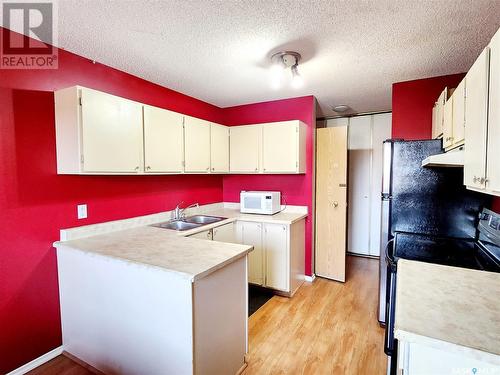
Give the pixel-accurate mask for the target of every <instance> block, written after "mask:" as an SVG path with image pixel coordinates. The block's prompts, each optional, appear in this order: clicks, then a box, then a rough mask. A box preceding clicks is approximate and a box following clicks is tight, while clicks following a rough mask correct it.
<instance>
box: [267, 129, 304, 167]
mask: <svg viewBox="0 0 500 375" xmlns="http://www.w3.org/2000/svg"><path fill="white" fill-rule="evenodd" d="M305 141H306V126H305V125H304V124H303V123H301V122H300V121H283V122H274V123H269V124H263V125H262V167H263V170H262V171H263V172H264V173H305V168H306V165H305V164H306V163H305V162H306V159H305Z"/></svg>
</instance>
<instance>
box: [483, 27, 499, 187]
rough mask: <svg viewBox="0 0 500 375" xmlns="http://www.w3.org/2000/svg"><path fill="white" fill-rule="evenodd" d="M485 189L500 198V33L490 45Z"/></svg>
mask: <svg viewBox="0 0 500 375" xmlns="http://www.w3.org/2000/svg"><path fill="white" fill-rule="evenodd" d="M486 160H487V165H486V169H487V170H486V181H485V189H486V191H487V192H489V193H491V194H494V195H499V196H500V31H497V33H496V34H495V36H494V37H493V39H492V40H491V43H490V86H489V115H488V144H487V157H486Z"/></svg>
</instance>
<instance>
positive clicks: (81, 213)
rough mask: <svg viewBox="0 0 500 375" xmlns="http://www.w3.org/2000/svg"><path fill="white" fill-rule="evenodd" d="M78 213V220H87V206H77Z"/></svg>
mask: <svg viewBox="0 0 500 375" xmlns="http://www.w3.org/2000/svg"><path fill="white" fill-rule="evenodd" d="M76 211H77V214H78V219H86V218H87V205H86V204H79V205H78V206H76Z"/></svg>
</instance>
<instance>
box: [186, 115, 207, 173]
mask: <svg viewBox="0 0 500 375" xmlns="http://www.w3.org/2000/svg"><path fill="white" fill-rule="evenodd" d="M184 159H185V166H184V171H185V172H188V173H189V172H194V173H208V172H209V169H210V123H209V122H208V121H205V120H201V119H198V118H194V117H190V116H186V117H185V118H184Z"/></svg>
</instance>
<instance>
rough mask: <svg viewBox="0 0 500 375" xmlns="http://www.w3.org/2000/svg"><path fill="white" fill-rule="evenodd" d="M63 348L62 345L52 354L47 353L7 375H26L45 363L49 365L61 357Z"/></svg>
mask: <svg viewBox="0 0 500 375" xmlns="http://www.w3.org/2000/svg"><path fill="white" fill-rule="evenodd" d="M63 350H64V349H63V347H62V345H61V346H59V347H57V348H55V349H52V350H51V351H50V352H48V353H45V354H43V355H41V356H40V357H38V358H36V359H34V360H32V361H31V362H28V363H26V364H25V365H22V366H21V367H18V368H16V369H15V370H12V371H11V372H9V373H7V374H6V375H23V374H26V373H27V372H29V371H31V370H34V369H36V368H37V367H39V366H41V365H43V364H44V363H47V362H48V361H50V360H52V359H54V358H56V357H58V356H60V355H61V354H62V352H63Z"/></svg>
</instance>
